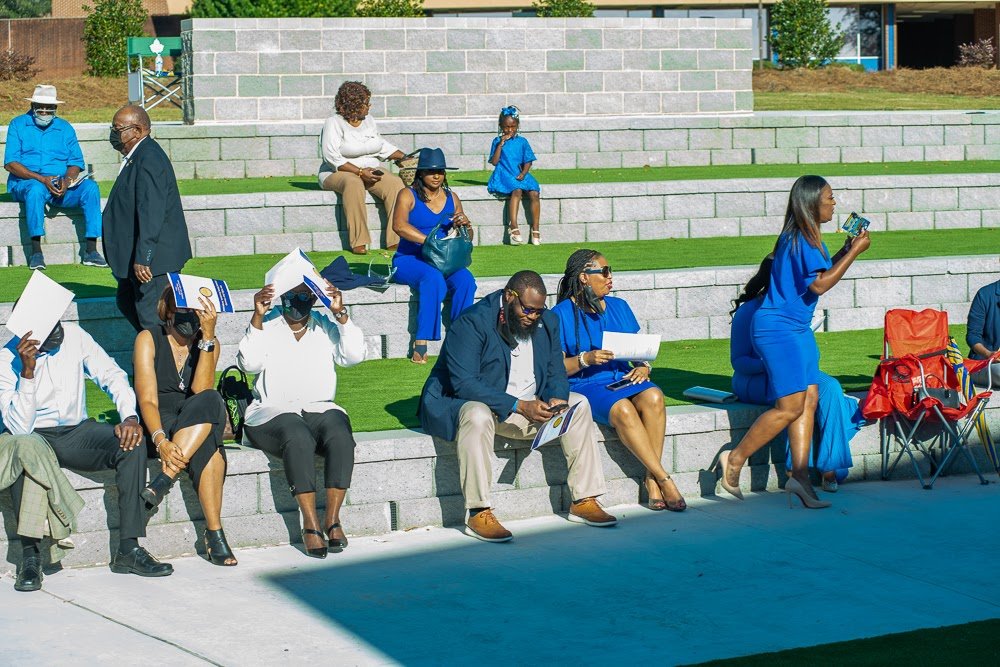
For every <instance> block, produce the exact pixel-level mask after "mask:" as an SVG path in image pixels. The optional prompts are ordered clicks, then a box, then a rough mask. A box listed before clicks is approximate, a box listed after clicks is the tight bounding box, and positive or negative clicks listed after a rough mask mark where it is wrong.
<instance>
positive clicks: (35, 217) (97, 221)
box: [10, 179, 101, 239]
mask: <svg viewBox="0 0 1000 667" xmlns="http://www.w3.org/2000/svg"><path fill="white" fill-rule="evenodd" d="M10 196H11V197H12V198H13V199H14V201H18V202H23V203H24V219H25V222H27V225H28V235H29V236H44V235H45V205H46V204H48V203H50V202H52V203H53V204H54V205H56V206H59V207H61V208H78V209H81V210H82V211H83V220H84V223H85V225H84V226H85V232H84V236H86V237H87V238H88V239H96V238H97V237H99V236H100V235H101V192H100V190H99V189H98V187H97V183H95V182H94V181H92V180H90V179H84V180H83V182H81V183H80V185H78V186H76V187H75V188H73V189H72V190H67V191H66V194H64V195H63V196H62V197H61V198H59V199H55V198H54V197H53V196H52V193H51V192H49V189H48V188H47V187H45V185H44V184H43V183H41V182H39V181H34V180H23V181H18V182H17V183H14V184H13V185H11V187H10Z"/></svg>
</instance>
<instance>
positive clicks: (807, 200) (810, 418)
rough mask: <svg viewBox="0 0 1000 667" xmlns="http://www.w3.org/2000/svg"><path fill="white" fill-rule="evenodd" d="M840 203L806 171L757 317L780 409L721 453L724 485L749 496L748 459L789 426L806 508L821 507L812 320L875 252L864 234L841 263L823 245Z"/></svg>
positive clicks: (793, 482)
mask: <svg viewBox="0 0 1000 667" xmlns="http://www.w3.org/2000/svg"><path fill="white" fill-rule="evenodd" d="M836 205H837V202H836V200H835V199H834V196H833V188H831V187H830V185H829V184H828V183H827V182H826V180H825V179H823V178H821V177H820V176H802V177H800V178H799V179H798V180H796V181H795V184H794V185H792V189H791V192H790V193H789V195H788V208H787V209H786V212H785V223H784V226H783V228H782V230H781V234H780V235H779V236H778V241H777V243H776V244H775V247H774V263H773V265H772V267H771V277H770V285H769V287H768V290H767V294H765V295H764V298H763V301H762V302H761V305H760V308H759V310H758V311H757V313H756V314H755V315H754V317H753V322H752V326H751V337H752V341H753V347H754V349H755V350H756V351H757V354H758V355H759V356H760V358H761V360H762V361H763V362H764V368H765V370H766V372H767V377H768V379H769V380H770V394H773V395H769V396H768V398H773V399H774V400H775V401H776V402H775V405H774V407H773V408H771V409H770V410H768V411H767V412H765V413H764V414H762V415H761V416H760V417H758V418H757V420H756V421H755V422H754V423H753V425H752V426H751V427H750V429H749V430H748V431H747V433H746V435H745V436H743V439H742V440H741V441H740V443H739V444H738V445H737V446H736V448H735V449H733V450H732V451H725V452H722V453H721V454H720V455H719V468H720V469H721V472H722V475H721V479H720V480H719V481H720V483H721V485H722V487H723V488H724V489H725V490H726V491H728V492H729V493H730V494H732V495H733V496H735V497H736V498H739V499H742V498H743V493H742V492H741V491H740V486H739V481H740V469H741V468H742V467H743V464H744V463H746V461H747V459H748V458H750V456H751V455H752V454H753V453H754V452H756V451H757V450H759V449H761V448H762V447H764V446H765V445H766V444H767V443H768V442H770V441H771V440H772V439H773V438H774V437H775V436H777V435H778V434H779V433H781V432H782V431H783V430H785V429H786V428H787V429H788V439H789V447H790V448H791V450H792V476H791V478H790V479H789V480H788V481H787V482H786V484H785V491H787V492H788V493H789V502H791V494H794V495H795V496H797V497H798V498H799V500H800V501H802V504H803V505H804V506H805V507H808V508H811V509H820V508H823V507H829V506H830V503H828V502H825V501H821V500H819V497H818V496H817V495H816V491H815V490H814V489H813V488H812V483H811V482H810V481H809V449H810V445H811V443H812V435H813V422H814V418H815V413H816V402H817V399H818V395H819V391H818V384H819V381H820V370H819V348H818V347H817V346H816V337H815V336H814V335H813V331H812V326H811V324H812V317H813V312H814V311H815V310H816V302H817V300H818V299H819V297H820V295H821V294H824V293H826V292H828V291H829V290H830V289H832V288H833V286H834V285H836V284H837V283H838V282H839V281H840V279H841V278H843V276H844V274H845V273H846V272H847V269H848V267H850V265H851V264H853V263H854V260H855V259H857V258H858V256H859V255H860V254H861V253H863V252H864V251H865V250H867V249H868V247H869V245H871V241H870V240H869V238H868V232H867V231H863V232H861V234H860V235H859V236H857V237H856V238H855V239H853V241H852V242H850V244H849V245H845V248H844V251H843V252H841V253H838V254H837V257H836V258H835V260H836V261H831V260H830V254H829V252H828V251H827V249H826V245H825V244H824V243H823V240H822V234H821V232H820V225H821V224H824V223H826V222H829V221H830V220H832V219H833V213H834V209H835V208H836Z"/></svg>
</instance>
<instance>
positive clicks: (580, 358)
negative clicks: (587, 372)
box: [576, 352, 590, 369]
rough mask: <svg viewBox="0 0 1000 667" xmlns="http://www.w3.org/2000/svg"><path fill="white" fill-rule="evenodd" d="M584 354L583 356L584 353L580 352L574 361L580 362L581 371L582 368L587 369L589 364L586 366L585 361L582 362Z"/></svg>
mask: <svg viewBox="0 0 1000 667" xmlns="http://www.w3.org/2000/svg"><path fill="white" fill-rule="evenodd" d="M584 354H585V353H584V352H581V353H580V354H578V355H576V360H577V361H579V362H580V368H581V369H584V368H587V367H588V366H590V364H588V363H587V362H586V361H584V360H583V355H584Z"/></svg>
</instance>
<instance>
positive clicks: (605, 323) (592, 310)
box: [552, 250, 687, 512]
mask: <svg viewBox="0 0 1000 667" xmlns="http://www.w3.org/2000/svg"><path fill="white" fill-rule="evenodd" d="M612 286H613V280H612V273H611V267H610V266H609V265H608V262H607V260H606V259H605V258H604V256H603V255H601V254H600V253H599V252H597V251H596V250H577V251H576V252H574V253H573V254H572V255H570V257H569V260H567V262H566V271H565V273H564V274H563V277H562V279H561V280H560V281H559V293H558V303H557V304H556V306H555V307H554V308H553V309H552V312H553V313H555V314H556V315H557V316H558V317H559V328H560V336H561V337H562V345H563V352H564V353H565V355H566V358H565V359H564V364H565V366H566V374H567V375H568V376H569V387H570V391H575V392H577V393H579V394H583V395H584V396H586V397H587V400H588V401H590V408H591V411H592V412H593V415H594V421H596V422H597V423H599V424H608V425H611V426H613V427H614V428H615V431H617V433H618V437H619V438H620V439H621V441H622V444H624V445H625V446H626V447H627V448H628V449H629V451H631V452H632V453H633V454H634V455H635V457H636V458H637V459H639V461H640V462H641V463H642V465H643V466H645V468H646V478H645V480H644V485H645V487H646V492H647V493H648V495H649V504H648V507H649V509H651V510H657V511H658V510H664V509H666V510H670V511H672V512H683V511H684V510H685V509H686V508H687V504H686V503H685V502H684V497H683V496H682V495H681V494H680V491H678V490H677V486H676V485H675V484H674V481H673V480H672V479H671V478H670V475H669V474H668V473H667V471H666V469H664V467H663V464H662V462H661V459H662V457H663V436H664V433H665V432H666V422H667V415H666V409H665V408H664V404H663V392H662V391H660V388H659V387H657V386H656V385H655V384H653V383H652V382H650V381H649V373H650V371H651V370H652V369H651V367H650V365H649V363H647V362H637V363H632V364H629V362H627V361H623V360H620V359H615V358H614V354H613V353H612V352H611V351H609V350H605V349H603V342H604V341H603V339H604V332H606V331H614V332H618V333H638V332H639V323H638V321H636V319H635V315H634V314H633V313H632V309H631V308H630V307H629V305H628V303H626V302H625V301H624V300H622V299H619V298H617V297H613V296H609V293H610V292H611V288H612ZM621 380H624V381H625V385H624V386H623V387H622V388H620V389H608V385H609V384H612V383H614V382H617V381H621Z"/></svg>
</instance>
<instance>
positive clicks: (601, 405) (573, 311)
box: [552, 296, 656, 424]
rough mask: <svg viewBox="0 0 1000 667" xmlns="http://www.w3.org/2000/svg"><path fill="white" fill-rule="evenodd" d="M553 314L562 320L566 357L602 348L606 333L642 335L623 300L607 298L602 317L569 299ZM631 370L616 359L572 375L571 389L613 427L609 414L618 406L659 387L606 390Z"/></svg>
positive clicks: (647, 384) (643, 384)
mask: <svg viewBox="0 0 1000 667" xmlns="http://www.w3.org/2000/svg"><path fill="white" fill-rule="evenodd" d="M552 312H553V313H555V314H556V315H557V316H558V317H559V329H560V337H561V339H562V347H563V352H565V353H566V356H567V357H575V356H576V355H578V354H580V353H581V352H588V351H590V350H600V349H602V347H601V346H602V345H603V343H604V332H605V331H616V332H619V333H639V323H638V322H637V321H636V319H635V315H633V314H632V309H631V308H629V305H628V304H627V303H626V302H625V301H624V300H622V299H619V298H617V297H613V296H607V297H604V312H603V313H602V314H600V315H598V314H596V313H585V312H583V311H582V310H580V309H579V308H577V307H576V306H575V305H574V304H573V302H572V301H571V300H569V299H566V300H564V301H560V302H559V303H557V304H556V306H555V308H553V309H552ZM631 370H632V367H631V366H630V365H629V363H628V362H627V361H623V360H620V359H613V360H611V361H609V362H608V363H606V364H600V365H596V366H590V367H588V368H584V369H583V370H582V371H580V372H579V373H577V374H576V375H573V376H571V377H570V378H569V388H570V391H575V392H577V393H578V394H583V395H584V396H586V397H587V400H588V401H590V410H591V412H592V413H593V416H594V421H596V422H597V423H599V424H610V423H611V421H610V418H609V413H610V412H611V407H612V406H613V405H614V404H615V403H617V402H618V401H620V400H622V399H623V398H628V397H630V396H635V395H636V394H638V393H641V392H643V391H646V390H647V389H652V388H653V387H655V386H656V385H655V384H653V383H652V382H649V381H646V382H641V383H639V384H635V385H632V386H630V387H626V388H624V389H618V390H617V391H613V390H610V389H608V388H607V385H609V384H611V383H612V382H614V381H615V380H620V379H621V378H622V377H624V376H625V375H626V374H627V373H628V372H629V371H631Z"/></svg>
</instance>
